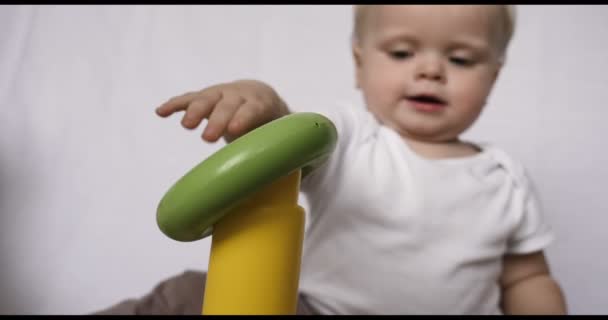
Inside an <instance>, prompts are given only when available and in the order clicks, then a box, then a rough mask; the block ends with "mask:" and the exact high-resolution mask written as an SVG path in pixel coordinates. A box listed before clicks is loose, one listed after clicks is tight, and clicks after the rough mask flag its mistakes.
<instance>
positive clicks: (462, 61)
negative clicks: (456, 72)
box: [450, 57, 474, 67]
mask: <svg viewBox="0 0 608 320" xmlns="http://www.w3.org/2000/svg"><path fill="white" fill-rule="evenodd" d="M450 62H451V63H453V64H455V65H458V66H463V67H466V66H470V65H472V64H473V63H474V61H473V60H472V59H467V58H461V57H451V58H450Z"/></svg>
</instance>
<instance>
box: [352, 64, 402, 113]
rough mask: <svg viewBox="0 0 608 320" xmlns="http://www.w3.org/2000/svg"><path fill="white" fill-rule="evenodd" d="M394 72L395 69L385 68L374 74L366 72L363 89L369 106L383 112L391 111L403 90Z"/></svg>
mask: <svg viewBox="0 0 608 320" xmlns="http://www.w3.org/2000/svg"><path fill="white" fill-rule="evenodd" d="M376 70H377V69H376ZM394 73H395V72H394V71H391V70H385V71H383V72H374V74H371V73H367V74H364V80H363V81H362V88H361V89H362V90H363V94H364V96H365V100H366V102H367V104H368V107H370V108H371V109H373V110H375V111H380V112H383V113H387V112H390V110H389V109H390V106H392V105H394V104H395V102H396V100H398V99H399V97H400V95H401V93H402V92H403V88H402V86H401V85H400V84H399V81H398V79H395V77H394V76H393V74H394Z"/></svg>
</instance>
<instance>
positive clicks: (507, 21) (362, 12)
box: [351, 5, 516, 60]
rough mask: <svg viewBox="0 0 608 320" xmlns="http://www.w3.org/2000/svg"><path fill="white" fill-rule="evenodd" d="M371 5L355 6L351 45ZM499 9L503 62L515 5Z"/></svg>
mask: <svg viewBox="0 0 608 320" xmlns="http://www.w3.org/2000/svg"><path fill="white" fill-rule="evenodd" d="M370 6H371V5H355V6H354V8H353V9H354V24H353V33H352V37H351V41H352V42H353V43H355V42H358V41H360V40H361V36H362V35H363V26H364V24H365V23H364V20H365V16H366V15H367V12H368V11H369V7H370ZM498 6H499V7H500V9H502V10H501V11H500V12H501V17H502V26H501V27H502V31H503V32H502V34H501V35H502V37H501V39H500V42H499V46H500V47H499V51H500V52H501V58H500V59H501V60H504V57H505V55H506V51H507V48H508V46H509V43H510V42H511V38H512V37H513V32H514V30H515V16H516V11H515V5H498Z"/></svg>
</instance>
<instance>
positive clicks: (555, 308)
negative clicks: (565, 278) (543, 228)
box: [500, 251, 566, 314]
mask: <svg viewBox="0 0 608 320" xmlns="http://www.w3.org/2000/svg"><path fill="white" fill-rule="evenodd" d="M500 284H501V288H502V303H501V304H502V309H503V312H504V313H505V314H566V302H565V298H564V295H563V293H562V290H561V288H560V286H559V285H558V284H557V282H556V281H555V279H553V278H552V277H551V274H550V271H549V266H548V264H547V262H546V260H545V256H544V253H543V252H542V251H539V252H535V253H530V254H523V255H507V256H505V258H504V267H503V273H502V277H501V279H500Z"/></svg>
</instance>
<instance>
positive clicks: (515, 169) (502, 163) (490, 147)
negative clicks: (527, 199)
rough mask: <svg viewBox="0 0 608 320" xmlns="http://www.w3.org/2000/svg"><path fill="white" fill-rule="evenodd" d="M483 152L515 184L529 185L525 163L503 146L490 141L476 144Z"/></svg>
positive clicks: (526, 186) (529, 179)
mask: <svg viewBox="0 0 608 320" xmlns="http://www.w3.org/2000/svg"><path fill="white" fill-rule="evenodd" d="M478 145H479V146H480V147H481V148H482V150H483V152H485V153H487V154H488V155H489V156H490V159H491V160H492V161H493V162H494V163H495V164H496V165H497V166H499V167H500V168H501V169H502V170H503V171H504V172H505V174H506V175H507V176H508V177H509V178H511V180H512V181H513V182H515V184H516V185H518V186H521V187H524V188H528V187H530V186H531V178H530V175H529V173H528V170H527V168H526V166H525V164H524V163H523V162H522V161H521V160H520V159H518V158H516V157H515V156H513V154H512V153H510V152H509V151H508V150H506V149H505V148H503V147H501V146H498V145H496V144H492V143H480V144H478Z"/></svg>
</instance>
